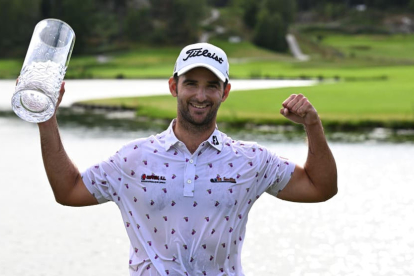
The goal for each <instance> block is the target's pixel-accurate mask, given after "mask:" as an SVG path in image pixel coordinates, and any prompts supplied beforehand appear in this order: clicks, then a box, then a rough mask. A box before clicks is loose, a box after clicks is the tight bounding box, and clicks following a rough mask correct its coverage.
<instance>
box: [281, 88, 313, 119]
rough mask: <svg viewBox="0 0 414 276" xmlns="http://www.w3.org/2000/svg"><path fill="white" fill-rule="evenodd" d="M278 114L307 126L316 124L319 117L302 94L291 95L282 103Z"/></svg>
mask: <svg viewBox="0 0 414 276" xmlns="http://www.w3.org/2000/svg"><path fill="white" fill-rule="evenodd" d="M282 106H283V107H282V108H281V109H280V114H282V115H283V116H285V117H286V118H287V119H289V120H291V121H292V122H295V123H297V124H302V125H305V126H309V125H312V124H316V123H318V122H319V121H320V120H319V116H318V112H317V111H316V109H315V108H314V107H313V105H312V104H311V103H310V102H309V101H308V99H307V98H306V97H305V96H303V95H302V94H299V95H296V94H292V95H290V97H289V98H287V99H286V100H285V101H284V102H283V103H282Z"/></svg>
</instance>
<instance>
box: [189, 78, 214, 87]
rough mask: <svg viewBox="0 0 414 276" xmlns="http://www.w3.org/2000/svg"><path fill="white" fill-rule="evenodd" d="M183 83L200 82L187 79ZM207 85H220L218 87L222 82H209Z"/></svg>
mask: <svg viewBox="0 0 414 276" xmlns="http://www.w3.org/2000/svg"><path fill="white" fill-rule="evenodd" d="M183 83H198V81H197V80H192V79H186V80H184V81H183ZM207 83H208V84H215V85H218V86H220V81H218V80H217V81H207Z"/></svg>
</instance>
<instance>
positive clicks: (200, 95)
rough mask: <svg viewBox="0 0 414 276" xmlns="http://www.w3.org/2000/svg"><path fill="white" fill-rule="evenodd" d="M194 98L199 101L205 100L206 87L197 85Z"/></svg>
mask: <svg viewBox="0 0 414 276" xmlns="http://www.w3.org/2000/svg"><path fill="white" fill-rule="evenodd" d="M195 98H196V100H197V101H198V102H200V103H201V102H204V101H205V100H207V96H206V89H205V88H204V87H199V89H197V93H196V95H195Z"/></svg>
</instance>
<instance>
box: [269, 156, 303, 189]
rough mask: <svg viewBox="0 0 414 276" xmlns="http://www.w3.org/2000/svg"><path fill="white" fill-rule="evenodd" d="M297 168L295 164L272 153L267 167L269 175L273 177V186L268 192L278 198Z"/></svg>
mask: <svg viewBox="0 0 414 276" xmlns="http://www.w3.org/2000/svg"><path fill="white" fill-rule="evenodd" d="M295 166H296V165H295V163H293V162H291V161H290V160H288V159H286V158H283V157H280V156H278V155H276V154H274V153H272V154H271V158H269V164H268V167H267V174H268V175H270V176H271V185H270V187H269V188H268V189H267V190H266V192H267V193H269V194H271V195H273V196H277V194H278V193H279V192H280V191H281V190H283V188H285V187H286V185H287V184H288V182H289V180H290V178H291V177H292V175H293V172H294V170H295Z"/></svg>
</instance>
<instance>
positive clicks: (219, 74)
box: [176, 63, 227, 82]
mask: <svg viewBox="0 0 414 276" xmlns="http://www.w3.org/2000/svg"><path fill="white" fill-rule="evenodd" d="M196 67H204V68H207V69H208V70H210V71H211V72H213V73H214V75H216V76H217V77H218V78H219V79H220V80H221V81H222V82H225V81H226V79H227V77H226V76H225V75H223V74H222V73H221V72H220V71H219V70H217V69H216V68H214V67H213V66H211V65H208V64H205V63H194V64H190V65H188V66H186V67H184V68H182V69H181V70H179V71H177V72H176V74H177V76H181V75H182V74H185V73H187V72H188V71H190V70H191V69H194V68H196Z"/></svg>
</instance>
